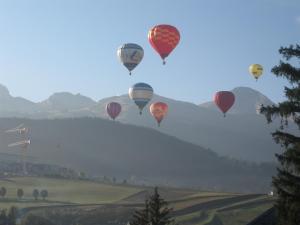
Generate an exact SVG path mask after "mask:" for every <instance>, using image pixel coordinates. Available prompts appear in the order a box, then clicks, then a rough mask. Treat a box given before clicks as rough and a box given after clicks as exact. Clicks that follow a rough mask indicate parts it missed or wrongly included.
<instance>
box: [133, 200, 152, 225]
mask: <svg viewBox="0 0 300 225" xmlns="http://www.w3.org/2000/svg"><path fill="white" fill-rule="evenodd" d="M149 222H150V219H149V204H148V200H146V201H145V208H144V209H141V210H136V211H135V212H134V214H133V216H132V219H131V221H130V222H129V224H130V225H149Z"/></svg>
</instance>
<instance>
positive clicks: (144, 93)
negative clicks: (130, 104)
mask: <svg viewBox="0 0 300 225" xmlns="http://www.w3.org/2000/svg"><path fill="white" fill-rule="evenodd" d="M152 96H153V88H152V87H151V86H150V85H149V84H145V83H137V84H135V85H133V86H132V87H131V88H129V97H130V99H132V100H133V101H134V103H135V104H136V105H137V106H138V108H139V109H140V115H141V114H142V111H143V108H144V107H145V106H146V105H147V104H148V102H149V101H150V100H151V98H152Z"/></svg>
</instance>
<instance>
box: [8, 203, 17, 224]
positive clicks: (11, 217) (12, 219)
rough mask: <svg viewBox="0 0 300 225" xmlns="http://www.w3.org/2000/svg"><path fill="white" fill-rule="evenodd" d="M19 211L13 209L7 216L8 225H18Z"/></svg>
mask: <svg viewBox="0 0 300 225" xmlns="http://www.w3.org/2000/svg"><path fill="white" fill-rule="evenodd" d="M17 213H18V209H17V208H16V207H11V208H10V209H9V211H8V214H7V225H16V220H17Z"/></svg>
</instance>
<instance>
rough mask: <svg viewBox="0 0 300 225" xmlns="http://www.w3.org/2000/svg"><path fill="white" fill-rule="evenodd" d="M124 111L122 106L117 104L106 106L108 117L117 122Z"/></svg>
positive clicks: (112, 103) (111, 103)
mask: <svg viewBox="0 0 300 225" xmlns="http://www.w3.org/2000/svg"><path fill="white" fill-rule="evenodd" d="M121 110H122V106H121V105H120V104H119V103H117V102H110V103H108V104H107V105H106V111H107V113H108V115H109V116H110V117H111V118H112V119H113V120H115V119H116V118H117V117H118V115H119V114H120V112H121Z"/></svg>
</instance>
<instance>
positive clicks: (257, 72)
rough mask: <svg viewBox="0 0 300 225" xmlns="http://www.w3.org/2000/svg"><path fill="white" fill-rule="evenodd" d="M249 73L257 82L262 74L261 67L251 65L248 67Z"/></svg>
mask: <svg viewBox="0 0 300 225" xmlns="http://www.w3.org/2000/svg"><path fill="white" fill-rule="evenodd" d="M249 73H250V74H252V75H253V76H254V78H255V79H256V80H257V79H258V78H259V77H260V76H261V75H262V73H263V67H262V66H261V65H259V64H252V65H250V66H249Z"/></svg>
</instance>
